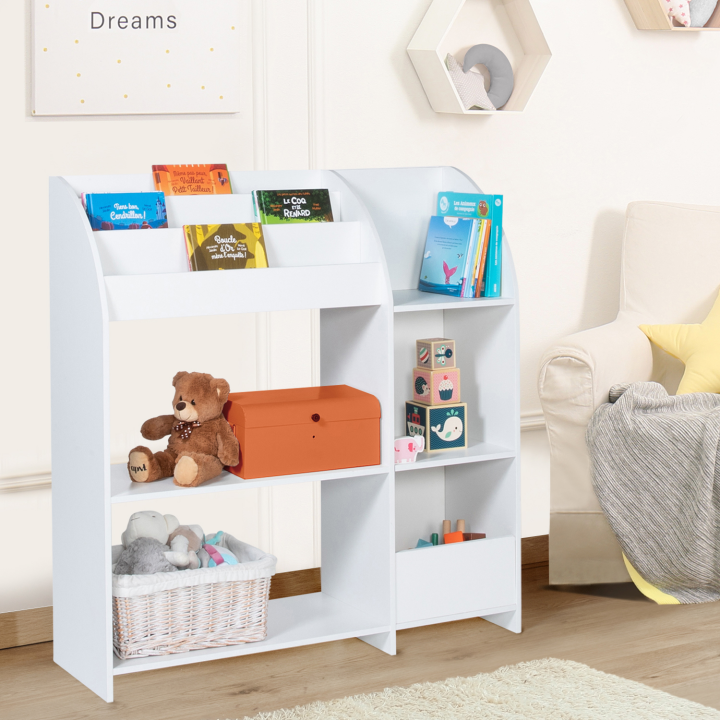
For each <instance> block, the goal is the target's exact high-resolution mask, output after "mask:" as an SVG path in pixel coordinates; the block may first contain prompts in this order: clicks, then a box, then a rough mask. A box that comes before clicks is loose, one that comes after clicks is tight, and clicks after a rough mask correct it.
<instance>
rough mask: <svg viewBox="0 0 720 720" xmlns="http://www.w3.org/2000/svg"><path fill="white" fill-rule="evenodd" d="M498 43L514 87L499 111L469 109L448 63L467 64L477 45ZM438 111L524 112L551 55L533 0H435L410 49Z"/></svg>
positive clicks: (427, 93) (484, 113) (414, 62)
mask: <svg viewBox="0 0 720 720" xmlns="http://www.w3.org/2000/svg"><path fill="white" fill-rule="evenodd" d="M480 44H489V45H496V46H497V47H498V48H499V49H500V50H502V51H503V53H505V55H506V56H507V58H508V60H509V61H510V64H511V65H512V68H513V73H514V75H515V84H514V87H513V92H512V95H511V96H510V99H509V100H508V101H507V103H506V104H505V105H504V106H503V107H502V108H500V109H498V110H481V109H479V108H478V109H474V108H473V109H470V110H468V109H466V108H465V107H463V104H462V102H461V100H460V95H458V92H457V90H456V89H455V85H454V84H453V82H452V79H451V78H450V73H449V72H448V69H447V67H446V65H445V57H446V56H447V54H448V53H450V54H451V55H454V56H455V59H456V60H457V61H458V62H459V63H460V64H462V60H463V58H464V57H465V52H467V50H468V49H469V48H471V47H472V46H473V45H480ZM407 51H408V55H410V60H411V61H412V63H413V66H414V67H415V71H416V72H417V74H418V77H419V78H420V82H421V84H422V86H423V89H424V90H425V94H426V95H427V97H428V100H429V101H430V105H431V106H432V109H433V110H434V111H435V112H442V113H459V114H461V115H497V114H500V115H503V114H507V113H517V112H522V111H523V110H524V109H525V107H526V105H527V104H528V101H529V100H530V96H531V95H532V93H533V91H534V90H535V87H536V86H537V84H538V83H539V82H540V77H541V76H542V74H543V72H544V70H545V67H546V66H547V64H548V63H549V62H550V58H551V57H552V54H551V52H550V48H549V47H548V44H547V41H546V40H545V36H544V35H543V32H542V29H541V28H540V24H539V23H538V21H537V18H536V17H535V13H534V12H533V9H532V5H531V4H530V0H433V2H432V3H431V5H430V7H429V8H428V11H427V13H426V14H425V17H424V18H423V20H422V22H421V23H420V26H419V27H418V29H417V31H416V32H415V35H414V36H413V38H412V40H411V41H410V45H408V48H407Z"/></svg>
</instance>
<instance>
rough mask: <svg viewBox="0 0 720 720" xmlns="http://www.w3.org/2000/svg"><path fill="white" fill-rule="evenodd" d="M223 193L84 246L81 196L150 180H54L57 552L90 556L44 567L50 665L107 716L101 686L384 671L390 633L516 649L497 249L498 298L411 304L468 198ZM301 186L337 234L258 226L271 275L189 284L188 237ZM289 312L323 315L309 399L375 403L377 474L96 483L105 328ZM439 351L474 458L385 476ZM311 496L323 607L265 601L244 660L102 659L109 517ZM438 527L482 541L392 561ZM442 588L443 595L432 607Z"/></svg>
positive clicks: (237, 178)
mask: <svg viewBox="0 0 720 720" xmlns="http://www.w3.org/2000/svg"><path fill="white" fill-rule="evenodd" d="M231 182H232V186H233V189H234V192H235V194H233V195H226V196H212V197H185V198H177V197H175V198H168V199H167V204H168V219H169V225H170V227H169V228H167V229H166V230H153V231H150V232H148V231H122V232H95V233H93V232H92V231H91V230H90V227H89V224H88V221H87V218H86V216H85V213H84V211H83V208H82V205H81V203H80V200H79V194H80V193H81V192H122V191H127V192H130V191H132V192H138V191H148V190H152V189H153V188H152V180H151V176H150V175H149V174H147V175H124V176H123V175H111V176H86V177H67V178H52V179H51V181H50V293H51V340H52V356H51V361H52V362H51V372H52V443H53V447H52V452H53V543H54V547H56V548H62V547H80V546H82V547H83V548H85V552H86V557H85V567H86V579H85V582H84V583H83V584H82V586H81V585H80V584H78V583H77V582H75V581H74V577H75V573H76V568H75V567H74V563H73V561H72V558H70V557H69V556H68V554H67V553H60V552H56V553H54V558H53V563H54V565H53V577H54V590H53V592H54V608H55V614H54V640H55V645H54V654H55V661H56V662H57V663H58V664H59V665H61V666H62V667H63V668H65V669H66V670H67V671H68V672H70V673H71V674H72V675H74V676H75V677H76V678H78V679H79V680H80V681H81V682H83V683H84V684H85V685H86V686H87V687H89V688H90V689H91V690H93V691H94V692H96V693H97V694H98V695H99V696H100V697H102V698H104V699H105V700H107V701H108V702H110V701H112V699H113V678H114V676H115V675H120V674H125V673H131V672H140V671H144V670H152V669H156V668H162V667H171V666H175V665H182V664H187V663H193V662H200V661H205V660H212V659H218V658H227V657H234V656H239V655H245V654H251V653H259V652H264V651H268V650H273V649H279V648H289V647H296V646H300V645H307V644H312V643H319V642H326V641H331V640H336V639H341V638H350V637H357V638H360V639H362V640H364V641H365V642H367V643H369V644H371V645H373V646H375V647H377V648H378V649H380V650H383V651H384V652H386V653H389V654H394V653H395V642H396V631H397V630H398V629H401V628H405V627H413V626H417V625H423V624H433V623H438V622H445V621H449V620H456V619H460V618H462V617H486V618H487V619H488V620H490V621H492V622H495V623H497V624H498V625H501V626H503V627H505V628H508V629H510V630H512V631H514V632H519V631H520V612H521V611H520V591H519V588H520V584H519V569H520V514H519V513H520V510H519V508H520V503H519V487H520V486H519V459H518V448H519V430H520V427H519V391H518V387H519V383H518V347H517V342H518V340H517V336H518V304H517V300H516V297H517V292H516V281H515V273H514V269H513V262H512V257H511V255H510V251H509V247H508V245H507V242H506V241H504V242H503V278H502V283H503V296H502V297H501V298H493V299H485V298H479V299H477V300H474V299H473V300H460V299H456V298H449V297H444V296H439V295H429V294H425V293H420V292H418V291H417V290H414V289H408V288H413V287H415V286H416V284H417V278H418V275H419V271H420V262H421V258H422V251H423V247H424V241H425V235H426V231H427V223H428V220H429V217H430V216H431V215H432V214H433V213H434V208H435V203H436V197H437V193H438V192H439V191H443V190H450V191H456V192H480V190H479V188H478V187H477V186H476V185H475V183H473V182H472V181H471V180H470V179H469V178H468V177H467V176H465V175H464V174H463V173H462V172H460V171H458V170H456V169H454V168H449V167H439V168H407V169H383V170H352V171H350V170H348V171H288V172H283V171H278V172H270V171H268V172H237V173H236V172H233V173H231ZM313 187H322V188H328V189H329V190H330V193H331V198H332V203H333V214H334V217H335V220H336V222H334V223H331V224H330V223H328V224H317V225H289V226H276V227H266V228H265V234H266V238H267V244H268V256H269V261H270V266H271V267H270V268H268V269H257V270H236V271H225V272H222V273H219V272H196V273H193V272H190V271H189V270H188V268H187V264H186V259H185V251H184V246H183V238H182V230H181V226H182V225H183V224H189V223H196V224H203V223H213V222H249V221H252V219H253V218H252V206H251V201H250V193H251V191H252V190H253V189H288V188H313ZM302 308H313V309H319V311H320V359H321V383H322V384H324V385H333V384H341V383H345V384H348V385H351V386H353V387H356V388H359V389H360V390H364V391H366V392H370V393H372V394H373V395H375V396H376V397H377V398H378V399H379V401H380V404H381V408H382V418H381V426H380V435H381V437H380V440H381V464H380V465H376V466H369V467H359V468H345V469H340V470H331V471H326V472H319V473H310V474H302V475H289V476H283V477H271V478H262V479H259V480H243V479H242V478H239V477H236V476H235V475H232V474H230V473H227V472H226V473H223V474H222V475H221V476H219V477H218V478H216V479H214V480H212V481H210V482H208V483H205V484H204V485H201V486H200V487H198V488H179V487H177V486H175V485H174V484H173V482H172V480H171V479H166V480H162V481H159V482H156V483H150V484H147V485H143V484H138V483H132V482H131V481H130V479H129V477H128V474H127V468H126V465H125V463H122V462H119V463H118V464H111V461H110V441H109V434H110V430H109V421H108V418H109V404H110V400H109V398H110V391H109V388H110V378H111V377H112V375H113V374H114V373H121V372H123V371H125V372H129V370H128V369H127V368H123V367H116V366H114V364H113V363H112V362H111V358H110V352H109V324H110V323H111V322H123V321H134V320H145V319H154V320H164V319H169V318H182V317H192V316H209V315H222V314H225V315H230V314H240V313H248V312H259V311H273V310H296V309H302ZM443 335H445V336H449V337H452V338H454V339H455V340H456V342H457V352H458V365H459V367H460V368H461V371H462V373H463V383H462V385H463V396H462V401H463V402H466V403H467V408H468V414H467V421H468V424H469V428H470V430H469V437H470V440H471V441H470V445H469V447H468V448H467V449H463V450H455V451H450V452H444V453H422V454H420V455H419V456H418V459H417V462H416V463H414V464H412V465H398V466H394V465H393V464H392V463H393V459H394V457H393V456H394V452H393V440H394V438H395V437H396V436H398V435H404V434H406V428H405V423H404V401H405V400H406V399H411V392H410V389H411V377H412V369H413V365H414V347H415V340H416V339H417V338H422V337H432V336H443ZM78 387H82V388H83V392H82V393H80V394H78V393H77V388H78ZM125 431H126V432H127V433H128V435H129V434H131V433H132V434H136V432H137V428H126V429H125ZM79 438H81V439H82V447H83V448H84V449H85V453H84V455H83V456H82V457H81V458H80V457H79V456H78V453H77V447H78V439H79ZM120 459H121V458H118V459H117V460H120ZM396 471H397V472H396ZM309 481H322V482H321V486H320V487H321V510H322V512H321V516H322V520H321V522H322V527H321V542H322V547H321V552H322V592H321V593H316V594H313V595H303V596H299V597H293V598H283V599H280V600H273V601H271V602H270V605H269V610H268V618H269V621H268V637H267V639H266V640H264V641H262V642H259V643H249V644H246V645H237V646H232V647H225V648H215V649H212V650H200V651H194V652H188V653H181V654H176V655H167V656H159V657H152V658H145V659H143V658H137V659H132V660H119V659H118V658H116V657H115V656H114V655H113V649H112V614H111V583H110V575H111V546H110V537H111V511H112V506H113V504H118V503H128V502H135V501H139V500H143V501H144V500H152V501H153V503H154V504H155V507H156V509H158V510H160V511H162V510H163V507H162V501H163V500H164V499H168V498H171V497H172V498H176V497H183V496H187V497H193V498H196V497H197V496H199V495H205V494H211V493H213V494H217V493H223V492H226V491H232V490H239V489H244V488H260V487H271V486H277V485H285V484H291V483H298V482H309ZM79 509H81V511H82V513H83V517H84V522H83V523H82V524H79V523H77V513H78V511H79ZM446 517H447V518H451V519H453V520H455V519H457V518H461V517H462V518H464V519H465V520H466V522H467V524H468V530H469V531H471V532H472V531H477V532H485V533H487V535H488V539H487V540H482V541H476V542H469V543H463V544H460V545H457V546H456V547H452V546H441V547H440V548H432V549H429V552H428V551H426V552H425V554H422V552H421V551H417V552H415V551H413V552H404V551H405V550H406V549H407V548H408V547H412V546H414V545H415V543H416V542H417V538H418V537H429V534H430V533H431V532H439V528H440V525H441V523H442V520H443V519H444V518H446ZM438 558H441V560H440V561H439V560H438ZM448 586H452V588H453V589H452V592H442V588H443V587H445V588H447V587H448Z"/></svg>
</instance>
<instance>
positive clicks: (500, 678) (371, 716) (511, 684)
mask: <svg viewBox="0 0 720 720" xmlns="http://www.w3.org/2000/svg"><path fill="white" fill-rule="evenodd" d="M603 719H607V720H720V712H718V711H717V710H713V709H711V708H707V707H705V706H703V705H698V704H697V703H694V702H691V701H690V700H682V699H680V698H677V697H674V696H673V695H668V694H667V693H664V692H661V691H660V690H653V689H652V688H649V687H647V686H646V685H641V684H640V683H636V682H633V681H631V680H625V679H623V678H619V677H616V676H615V675H608V674H606V673H603V672H600V671H599V670H593V669H591V668H589V667H587V666H585V665H581V664H580V663H576V662H570V661H569V660H555V659H554V658H547V659H545V660H533V661H532V662H525V663H520V664H519V665H511V666H509V667H503V668H500V669H499V670H496V671H495V672H494V673H491V674H480V675H476V676H475V677H469V678H463V677H459V678H451V679H449V680H445V681H444V682H436V683H419V684H417V685H411V686H410V687H408V688H400V687H394V688H388V689H386V690H383V691H382V692H378V693H372V694H369V695H354V696H353V697H346V698H342V699H340V700H331V701H329V702H315V703H312V704H310V705H303V706H299V707H296V708H293V709H292V710H277V711H276V712H272V713H261V714H260V715H256V716H255V717H254V718H252V720H603ZM244 720H250V718H247V717H246V718H244Z"/></svg>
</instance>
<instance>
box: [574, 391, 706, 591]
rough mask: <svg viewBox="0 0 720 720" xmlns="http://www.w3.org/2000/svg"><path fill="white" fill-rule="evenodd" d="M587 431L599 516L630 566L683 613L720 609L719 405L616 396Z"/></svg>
mask: <svg viewBox="0 0 720 720" xmlns="http://www.w3.org/2000/svg"><path fill="white" fill-rule="evenodd" d="M610 400H611V402H609V403H606V404H605V405H601V406H600V407H599V408H598V409H597V410H596V411H595V413H594V415H593V416H592V419H591V420H590V424H589V425H588V429H587V436H586V439H587V444H588V448H589V450H590V458H591V463H592V478H593V486H594V488H595V494H596V495H597V498H598V500H599V502H600V506H601V507H602V509H603V512H604V513H605V516H606V517H607V519H608V522H609V523H610V527H611V528H612V529H613V532H614V533H615V535H616V536H617V539H618V540H619V542H620V546H621V547H622V549H623V552H624V553H625V556H626V557H627V559H628V560H629V561H630V563H631V564H632V565H633V567H634V568H635V569H636V570H637V571H638V572H639V573H640V575H641V576H642V577H643V578H644V579H645V580H647V582H649V583H650V584H651V585H654V586H655V587H657V588H658V589H660V590H662V591H663V592H665V593H668V594H669V595H672V596H673V597H675V598H676V599H677V600H678V601H680V602H681V603H700V602H710V601H712V600H718V599H720V462H719V460H720V457H719V454H720V395H715V394H713V393H692V394H688V395H668V394H667V391H666V390H665V388H663V386H662V385H659V384H658V383H633V384H631V385H621V386H615V387H613V388H612V390H611V391H610Z"/></svg>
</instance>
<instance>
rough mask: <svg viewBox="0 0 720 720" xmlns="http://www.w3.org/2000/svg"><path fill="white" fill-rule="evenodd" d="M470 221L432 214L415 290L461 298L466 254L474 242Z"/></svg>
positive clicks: (475, 227) (474, 223)
mask: <svg viewBox="0 0 720 720" xmlns="http://www.w3.org/2000/svg"><path fill="white" fill-rule="evenodd" d="M477 235H478V222H477V220H475V219H473V218H458V217H449V216H448V217H441V216H439V215H433V216H432V217H431V218H430V224H429V226H428V233H427V239H426V240H425V251H424V253H423V261H422V266H421V268H420V281H419V283H418V289H419V290H422V291H423V292H432V293H440V294H441V295H452V296H454V297H461V296H462V295H461V294H462V290H463V280H464V279H465V272H466V267H467V266H468V253H471V252H472V245H473V243H474V242H476V240H477Z"/></svg>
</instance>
